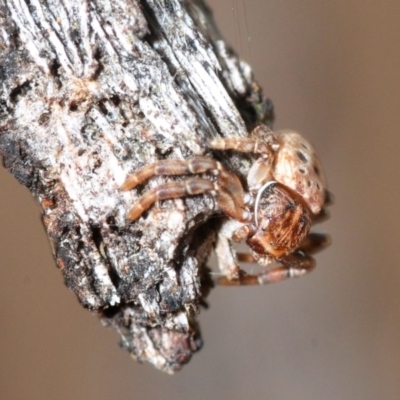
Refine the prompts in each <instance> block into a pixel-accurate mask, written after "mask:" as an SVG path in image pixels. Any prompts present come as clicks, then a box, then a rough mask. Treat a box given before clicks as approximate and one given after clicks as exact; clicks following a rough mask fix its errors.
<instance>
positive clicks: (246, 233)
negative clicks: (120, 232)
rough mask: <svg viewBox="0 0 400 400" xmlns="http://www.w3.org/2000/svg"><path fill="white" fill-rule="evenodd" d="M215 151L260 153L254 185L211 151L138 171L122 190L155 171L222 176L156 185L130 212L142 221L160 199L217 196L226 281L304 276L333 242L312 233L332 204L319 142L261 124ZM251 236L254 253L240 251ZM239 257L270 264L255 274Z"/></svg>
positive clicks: (217, 142) (216, 144)
mask: <svg viewBox="0 0 400 400" xmlns="http://www.w3.org/2000/svg"><path fill="white" fill-rule="evenodd" d="M209 147H210V148H211V149H214V150H221V151H223V150H235V151H238V152H243V153H252V154H255V155H258V159H257V160H256V161H255V162H254V163H253V165H252V166H251V168H250V170H249V173H248V176H247V185H246V188H244V187H243V185H242V183H241V181H240V180H239V178H238V177H237V176H236V175H235V174H234V173H233V172H231V171H229V170H228V169H226V168H225V167H224V166H223V165H222V164H221V163H220V162H218V161H216V160H214V159H212V158H208V157H202V156H198V157H193V158H190V159H188V160H162V161H157V162H155V163H153V164H150V165H147V166H145V167H143V168H142V169H140V170H139V171H137V172H136V173H134V174H132V175H130V176H129V177H128V178H127V179H126V181H125V183H124V184H123V186H122V190H131V189H133V188H135V187H136V186H138V185H139V184H142V183H143V182H145V181H146V180H148V179H150V178H151V177H153V176H158V175H196V174H211V175H215V177H216V179H215V181H214V180H211V179H207V178H199V177H194V178H189V179H187V180H185V181H181V182H169V183H165V184H162V185H159V186H158V187H155V188H154V189H151V190H148V191H147V192H145V194H144V195H143V196H142V197H141V198H140V199H139V200H138V201H137V202H136V203H135V204H134V206H133V207H132V209H131V210H130V212H129V216H128V218H129V219H130V220H131V221H135V220H137V219H138V218H139V217H140V216H141V215H142V213H143V212H144V211H146V210H147V209H148V208H150V207H151V206H152V205H153V204H154V203H155V202H156V201H158V200H165V199H171V198H179V197H185V196H194V195H203V194H210V195H212V196H214V197H215V199H216V201H217V203H218V205H219V207H220V209H221V211H222V213H223V214H225V215H226V216H227V217H229V218H227V219H226V220H225V221H224V222H223V224H222V227H221V229H220V231H219V233H218V238H217V242H216V245H215V251H216V254H217V258H218V263H219V268H220V270H221V272H222V277H221V278H219V279H218V280H217V283H219V284H221V285H248V284H265V283H270V282H279V281H282V280H284V279H287V278H291V277H298V276H301V275H303V274H305V273H307V272H310V271H311V270H312V269H313V268H314V267H315V260H314V259H313V257H312V256H311V254H312V253H314V252H316V251H319V250H321V249H322V248H324V247H325V246H326V245H328V244H329V237H328V236H326V235H323V234H317V233H310V229H311V226H312V225H313V224H314V223H316V222H319V221H320V220H322V219H323V218H324V217H325V216H326V215H327V213H326V211H325V208H324V206H326V205H328V204H329V202H330V199H329V197H330V196H329V192H328V191H327V188H326V186H327V185H326V180H325V177H324V174H323V171H322V167H321V164H320V162H319V160H318V158H317V155H316V153H315V150H314V148H313V147H312V145H311V144H310V143H309V142H308V141H306V140H305V139H304V138H303V137H302V136H301V135H300V134H298V133H296V132H293V131H281V132H276V133H274V132H272V131H271V130H269V129H268V128H267V127H266V126H263V125H261V126H259V127H257V128H256V129H255V130H254V131H253V132H252V134H251V135H250V137H246V138H219V139H214V140H213V141H211V143H210V144H209ZM242 240H245V241H246V243H247V245H248V246H249V248H250V253H248V254H236V252H235V251H234V249H233V248H232V246H231V243H232V241H233V242H240V241H242ZM238 261H243V262H255V263H258V264H260V265H261V266H264V267H269V266H270V265H271V264H272V263H273V262H274V261H277V262H278V263H279V265H278V266H274V267H273V268H269V269H267V268H266V269H265V271H263V272H261V273H258V274H255V275H251V274H247V273H246V272H244V271H243V270H241V269H240V268H239V266H238V264H237V262H238Z"/></svg>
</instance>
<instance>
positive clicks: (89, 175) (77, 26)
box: [0, 0, 272, 372]
mask: <svg viewBox="0 0 400 400" xmlns="http://www.w3.org/2000/svg"><path fill="white" fill-rule="evenodd" d="M0 83H1V92H0V151H1V153H2V155H3V162H4V166H5V167H6V168H7V169H8V170H9V171H10V172H11V173H12V174H13V175H14V176H15V177H16V178H17V179H18V181H19V182H20V183H22V184H23V185H25V186H26V187H28V188H29V190H30V191H31V192H32V193H33V194H34V196H35V197H37V198H38V200H39V202H40V204H41V206H42V208H43V223H44V226H45V229H46V231H47V234H48V236H49V239H50V241H51V243H52V247H53V251H54V257H55V260H56V262H57V265H58V267H59V268H60V270H61V272H62V274H63V276H64V278H65V283H66V285H67V286H68V287H69V288H70V289H71V290H72V291H73V292H74V293H75V294H76V295H77V297H78V299H79V301H80V303H81V304H82V305H83V306H84V307H86V308H88V309H90V310H92V311H93V312H96V313H98V314H99V315H100V316H101V318H102V321H103V322H104V323H105V324H106V325H110V326H112V327H114V328H115V329H117V331H118V332H119V333H120V335H121V338H122V346H123V347H124V348H126V349H127V350H128V351H129V352H130V353H131V354H132V355H133V356H134V357H135V358H136V359H138V360H140V361H142V360H144V361H149V362H151V363H152V364H154V365H155V366H156V367H157V368H159V369H162V370H164V371H167V372H174V371H176V370H179V369H180V368H181V366H182V365H183V364H184V363H186V362H187V361H188V360H189V359H190V357H191V355H192V353H193V352H195V351H197V350H198V349H199V348H200V347H201V338H200V333H199V329H198V325H197V323H196V320H195V316H196V314H197V313H198V312H199V304H201V303H203V302H204V298H205V297H206V295H207V293H208V291H209V290H210V288H211V287H212V282H211V280H210V278H209V273H208V269H207V267H206V262H207V258H208V255H209V253H210V251H211V249H212V245H213V242H214V239H215V233H216V232H217V230H218V224H219V223H218V219H216V218H211V217H212V216H215V215H217V214H218V213H219V212H220V211H219V209H218V205H217V204H216V203H215V202H214V201H213V199H212V197H210V196H199V197H193V198H185V199H179V200H170V201H165V202H163V204H162V205H157V206H154V207H152V208H151V209H150V210H149V211H148V213H147V215H146V216H145V217H144V218H141V219H140V220H138V221H137V222H135V223H133V224H130V223H129V221H127V218H126V216H127V213H128V211H129V209H130V207H131V206H132V204H133V203H134V202H135V201H136V200H137V199H138V197H139V196H140V195H141V194H142V193H143V190H145V188H143V187H141V188H138V190H133V191H131V192H122V191H121V190H120V186H121V185H122V183H123V182H124V180H125V178H126V177H127V176H128V175H129V174H130V173H132V172H133V171H136V170H137V169H138V168H140V167H141V166H143V165H146V164H148V163H150V162H153V161H155V160H158V159H164V158H175V159H185V158H188V157H191V156H194V155H208V156H215V155H213V154H212V153H210V151H209V150H208V149H207V142H208V141H209V140H210V139H211V138H213V137H217V136H245V135H247V132H248V129H250V128H252V127H253V126H254V125H256V124H259V123H260V122H264V123H265V122H266V123H268V122H270V121H271V119H272V105H271V103H270V102H269V101H268V100H267V101H265V100H264V99H263V97H262V94H261V90H260V88H259V87H258V85H257V84H256V82H255V81H254V80H253V77H252V73H251V70H250V68H249V66H248V65H247V64H245V63H243V62H242V61H240V60H239V59H238V58H237V56H236V55H235V54H234V53H233V51H232V50H231V49H230V48H228V47H227V45H226V43H225V42H224V41H223V40H222V39H221V37H220V35H219V33H218V31H217V29H216V27H215V25H214V22H213V20H212V16H211V13H210V10H209V9H208V8H207V7H206V6H205V4H204V3H203V2H202V1H201V0H198V1H183V0H181V1H179V0H164V1H163V0H142V1H139V0H137V1H135V0H116V1H111V0H110V1H107V0H98V1H91V2H88V1H81V0H63V1H62V0H47V1H46V0H30V1H24V0H0ZM224 157H225V158H224V162H225V163H226V164H227V165H228V166H229V167H230V168H231V169H232V170H234V171H235V172H236V173H237V174H238V175H239V176H241V175H243V174H245V173H246V170H247V169H248V167H249V162H250V160H249V159H246V158H244V157H240V158H238V157H236V156H234V155H231V154H226V155H225V156H224ZM164 180H165V177H164V178H163V177H160V178H155V179H152V180H151V181H150V182H149V183H148V185H146V187H154V186H156V185H157V184H159V183H160V182H162V181H164Z"/></svg>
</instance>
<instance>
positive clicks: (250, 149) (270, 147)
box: [209, 125, 279, 155]
mask: <svg viewBox="0 0 400 400" xmlns="http://www.w3.org/2000/svg"><path fill="white" fill-rule="evenodd" d="M209 147H211V148H212V149H216V150H236V151H240V152H242V153H254V154H264V155H270V154H271V153H272V152H274V151H276V150H277V149H278V147H279V143H278V139H277V137H276V135H275V133H273V132H272V131H271V130H269V129H268V128H267V127H266V126H265V125H259V126H257V127H256V128H255V129H254V130H253V131H252V133H251V136H250V137H237V138H218V139H214V140H212V141H211V142H210V143H209Z"/></svg>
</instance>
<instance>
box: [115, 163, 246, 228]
mask: <svg viewBox="0 0 400 400" xmlns="http://www.w3.org/2000/svg"><path fill="white" fill-rule="evenodd" d="M201 173H211V174H213V175H215V176H216V177H217V179H216V182H213V181H212V180H209V179H204V178H192V179H188V180H186V181H183V182H168V183H165V184H162V185H159V186H158V187H156V188H154V189H151V190H149V191H147V192H145V194H144V195H143V196H142V197H141V198H140V199H139V200H138V201H137V202H136V203H135V204H134V206H133V207H132V209H131V210H130V212H129V216H128V218H129V219H130V220H131V221H135V220H137V219H138V218H139V217H140V216H141V215H142V214H143V213H144V212H145V211H146V210H147V209H149V208H150V207H151V206H152V205H153V204H154V203H155V202H156V201H159V200H166V199H174V198H180V197H186V196H195V195H201V194H207V193H208V194H211V195H214V196H215V198H216V200H217V202H218V205H219V206H220V208H221V210H222V212H223V213H224V214H226V215H227V216H230V217H231V218H234V219H237V220H240V221H245V220H248V219H249V217H250V213H249V212H248V211H247V210H246V207H245V203H244V197H245V196H244V190H243V187H242V184H241V182H240V180H239V178H238V177H237V176H236V175H235V174H233V173H231V172H229V171H228V170H226V169H225V168H224V167H223V166H222V164H221V163H219V162H218V161H215V160H214V159H212V158H207V157H194V158H191V159H189V160H163V161H158V162H155V163H153V164H150V165H147V166H145V167H143V168H141V169H140V170H139V171H137V172H136V173H134V174H132V175H130V176H129V177H128V178H127V179H126V181H125V182H124V184H123V185H122V187H121V189H122V190H131V189H134V188H135V187H136V186H138V185H140V184H142V183H144V182H145V181H146V180H148V179H150V178H152V177H153V176H160V175H164V176H167V175H168V176H169V175H186V174H201Z"/></svg>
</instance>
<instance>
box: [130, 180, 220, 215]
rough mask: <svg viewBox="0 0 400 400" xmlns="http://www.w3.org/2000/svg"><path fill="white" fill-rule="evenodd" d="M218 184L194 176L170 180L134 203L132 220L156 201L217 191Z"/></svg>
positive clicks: (131, 211)
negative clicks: (176, 180)
mask: <svg viewBox="0 0 400 400" xmlns="http://www.w3.org/2000/svg"><path fill="white" fill-rule="evenodd" d="M216 190H217V187H216V184H215V183H214V182H211V181H209V180H207V179H201V178H193V179H188V180H187V181H183V182H168V183H164V184H162V185H159V186H157V187H155V188H153V189H150V190H148V191H147V192H145V194H144V195H143V196H142V197H140V199H139V200H138V201H137V202H136V203H135V204H134V206H133V207H132V208H131V210H130V211H129V214H128V218H129V219H130V220H131V221H135V220H137V219H138V218H139V217H140V216H141V215H142V214H143V213H144V212H145V211H146V210H148V209H149V208H150V207H151V206H152V205H153V204H154V203H155V202H156V201H159V200H166V199H176V198H179V197H184V196H195V195H198V194H203V193H210V192H215V191H216Z"/></svg>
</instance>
